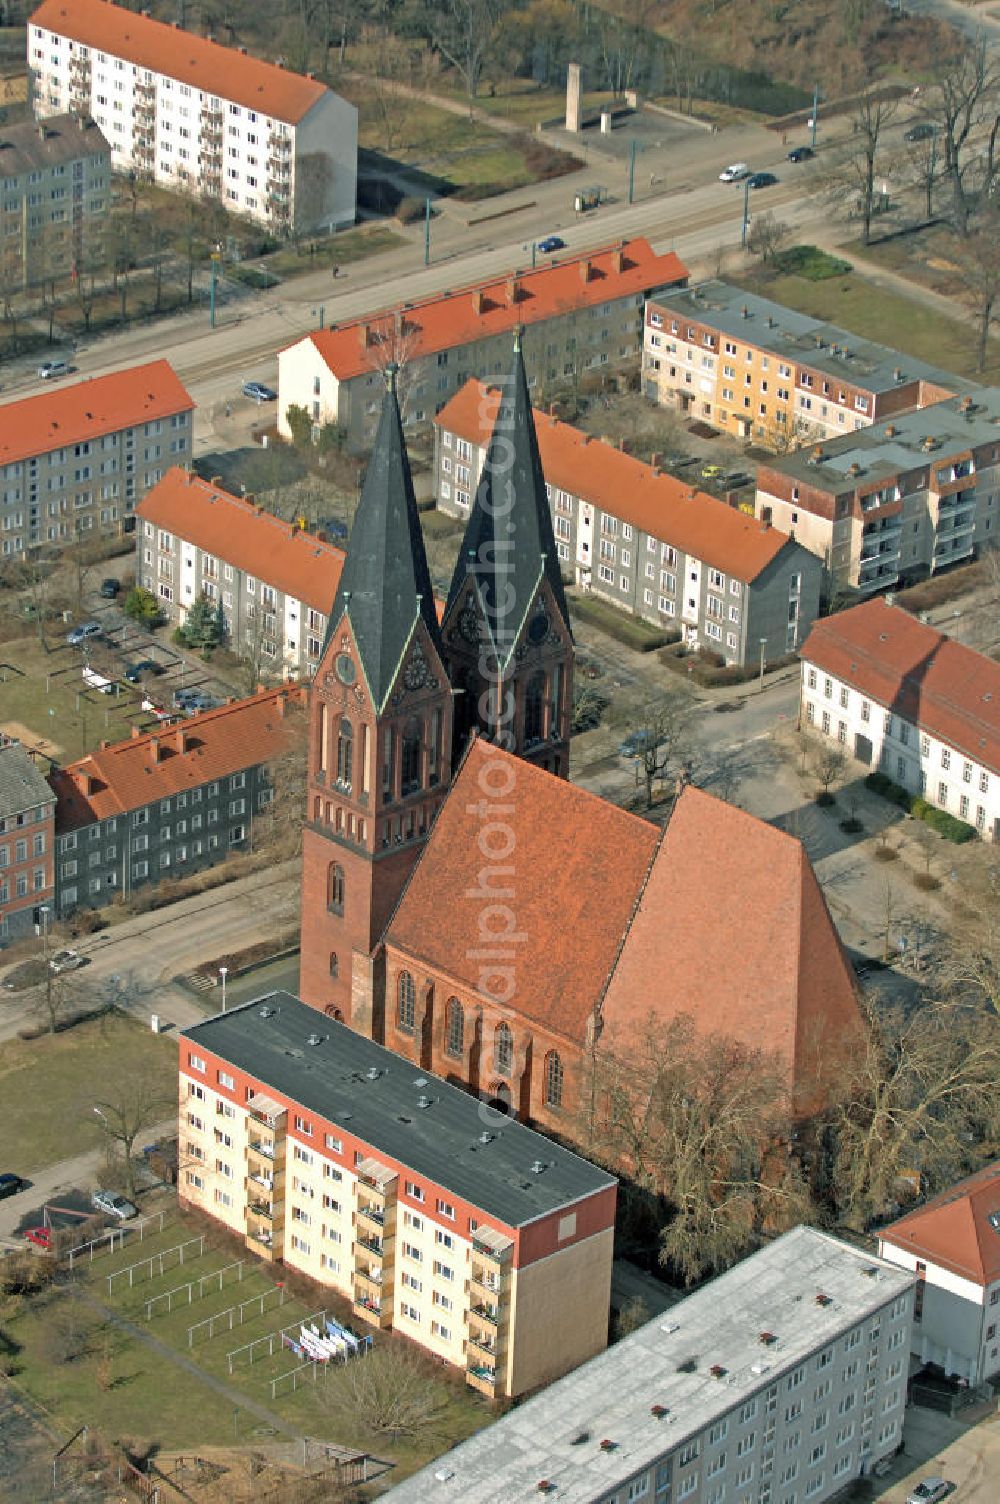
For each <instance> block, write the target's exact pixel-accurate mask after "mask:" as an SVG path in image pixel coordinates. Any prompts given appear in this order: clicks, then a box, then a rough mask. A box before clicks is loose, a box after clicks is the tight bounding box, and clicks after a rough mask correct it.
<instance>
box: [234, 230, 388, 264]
mask: <svg viewBox="0 0 1000 1504" xmlns="http://www.w3.org/2000/svg"><path fill="white" fill-rule="evenodd" d="M406 244H407V242H406V240H405V239H404V237H403V236H402V235H397V234H396V232H395V231H394V230H390V229H389V227H388V225H378V224H373V225H359V226H358V228H357V229H355V230H345V231H344V232H343V234H340V235H331V236H326V237H324V238H323V239H320V240H316V241H309V240H303V241H302V243H301V244H300V245H298V246H288V247H287V248H286V249H285V250H283V251H275V253H274V254H273V255H272V256H268V257H266V258H265V259H264V260H263V261H262V262H261V263H260V264H261V265H262V266H266V267H267V269H268V271H269V272H274V274H275V275H276V276H278V277H298V276H301V274H302V273H303V272H313V271H316V269H317V268H318V267H323V266H333V265H337V266H347V265H348V264H349V263H350V262H352V261H363V260H364V259H365V258H366V257H368V256H377V255H378V254H379V253H380V252H381V251H392V250H395V249H396V247H397V246H401V245H406ZM310 246H314V247H315V249H314V250H313V251H312V252H310Z"/></svg>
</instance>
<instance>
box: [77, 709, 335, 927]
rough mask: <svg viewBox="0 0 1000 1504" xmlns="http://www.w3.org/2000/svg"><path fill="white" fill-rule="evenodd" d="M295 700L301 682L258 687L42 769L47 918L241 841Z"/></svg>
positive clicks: (245, 841) (216, 857)
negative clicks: (48, 830)
mask: <svg viewBox="0 0 1000 1504" xmlns="http://www.w3.org/2000/svg"><path fill="white" fill-rule="evenodd" d="M305 703H306V691H305V689H304V688H299V687H297V686H290V687H288V688H284V689H271V690H265V691H263V692H261V693H260V694H256V695H251V696H250V697H249V699H245V700H232V701H230V702H229V704H227V705H221V706H219V707H218V708H217V709H215V710H207V711H205V712H204V713H203V714H201V715H197V716H192V717H191V718H190V719H189V720H186V721H184V722H182V723H181V724H180V725H177V726H170V727H163V728H161V729H160V730H158V731H154V732H151V733H148V734H146V735H143V734H141V733H140V732H139V731H138V729H137V728H136V730H135V731H134V732H133V735H132V737H131V738H130V739H129V740H128V741H122V742H102V744H101V746H100V748H99V750H98V751H96V752H91V753H90V754H89V755H88V756H87V757H82V758H81V759H80V760H79V762H74V763H69V764H68V765H67V766H66V767H64V768H57V769H54V770H53V772H52V773H51V774H50V775H49V783H50V785H51V788H52V791H53V792H54V795H55V800H56V805H55V828H56V911H57V913H58V915H59V917H60V918H65V917H66V916H67V915H69V914H72V913H73V912H74V910H76V909H79V908H99V907H100V906H101V905H102V904H106V903H110V902H111V900H112V899H113V898H114V897H115V896H116V895H117V894H123V895H124V896H126V897H127V896H128V894H129V893H131V892H132V891H133V890H134V889H135V888H139V887H142V886H143V884H145V883H155V882H159V881H161V880H162V879H164V878H169V877H186V876H187V875H188V874H189V873H191V872H196V871H198V870H199V869H200V868H202V867H211V866H213V865H214V863H216V862H221V861H222V860H223V859H224V858H225V857H227V856H229V855H230V853H232V852H234V851H251V850H253V847H254V839H255V823H256V822H257V821H258V820H259V819H260V818H261V815H262V812H263V811H264V810H266V807H267V805H268V804H269V803H270V802H271V799H272V796H273V793H274V788H273V782H272V775H271V765H272V764H274V763H275V762H277V761H278V760H279V759H280V758H282V757H284V756H285V755H286V754H288V753H289V752H291V751H293V750H294V749H295V747H296V746H297V745H299V743H300V742H303V741H304V737H305V729H304V719H303V714H302V712H303V711H304V707H305ZM304 755H305V751H304V747H303V756H304Z"/></svg>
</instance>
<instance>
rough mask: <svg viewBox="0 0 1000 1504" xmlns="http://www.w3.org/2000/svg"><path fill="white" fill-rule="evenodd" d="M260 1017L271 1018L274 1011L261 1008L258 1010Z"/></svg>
mask: <svg viewBox="0 0 1000 1504" xmlns="http://www.w3.org/2000/svg"><path fill="white" fill-rule="evenodd" d="M260 1016H261V1018H273V1017H274V1009H273V1008H261V1010H260Z"/></svg>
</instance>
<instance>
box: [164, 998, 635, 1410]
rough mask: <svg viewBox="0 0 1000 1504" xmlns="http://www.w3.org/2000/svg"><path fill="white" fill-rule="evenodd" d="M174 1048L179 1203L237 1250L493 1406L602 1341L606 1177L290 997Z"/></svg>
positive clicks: (249, 1009) (244, 1011)
mask: <svg viewBox="0 0 1000 1504" xmlns="http://www.w3.org/2000/svg"><path fill="white" fill-rule="evenodd" d="M180 1047H181V1048H180V1092H179V1119H178V1134H179V1144H180V1164H181V1174H180V1181H179V1185H178V1192H179V1195H180V1197H181V1200H182V1202H183V1203H185V1204H187V1205H188V1206H189V1207H192V1208H195V1209H197V1210H199V1211H202V1212H205V1213H207V1214H209V1215H211V1216H213V1217H216V1218H218V1220H219V1221H220V1222H222V1223H224V1224H225V1225H226V1226H227V1227H228V1228H229V1229H230V1230H231V1231H232V1232H234V1233H236V1234H237V1235H238V1236H240V1237H242V1238H245V1240H246V1246H247V1248H248V1249H249V1250H250V1252H251V1253H253V1254H256V1255H257V1256H258V1257H259V1258H261V1259H263V1260H265V1261H270V1262H274V1261H279V1260H280V1261H281V1262H282V1263H284V1264H285V1265H287V1266H288V1267H289V1268H293V1269H295V1270H296V1271H297V1272H298V1273H300V1274H304V1275H307V1276H308V1277H309V1278H310V1279H312V1280H315V1281H316V1283H317V1285H318V1286H321V1287H324V1286H325V1287H327V1289H331V1290H334V1291H336V1292H337V1293H338V1294H339V1295H340V1296H342V1297H344V1298H345V1299H346V1300H347V1301H348V1302H349V1303H350V1306H351V1310H352V1313H353V1320H354V1322H355V1323H356V1324H357V1325H359V1326H361V1327H364V1326H370V1327H374V1328H376V1329H378V1330H387V1329H389V1328H393V1329H394V1330H396V1331H399V1332H400V1333H402V1334H403V1335H405V1336H407V1337H409V1338H410V1339H411V1340H412V1341H414V1342H418V1343H420V1345H421V1346H423V1347H425V1348H426V1349H427V1350H428V1351H429V1352H431V1353H432V1354H433V1355H434V1356H435V1357H437V1358H439V1359H440V1360H441V1361H442V1362H445V1363H448V1364H450V1365H452V1366H453V1367H455V1368H458V1369H459V1370H461V1371H463V1372H464V1374H465V1379H466V1382H467V1383H468V1384H469V1386H470V1387H471V1388H474V1389H476V1390H477V1391H478V1392H480V1393H482V1394H484V1395H486V1396H487V1397H488V1398H490V1399H494V1398H501V1397H504V1396H514V1395H518V1394H523V1393H525V1392H526V1391H527V1390H530V1389H534V1388H537V1387H538V1386H539V1385H541V1384H545V1383H548V1382H550V1381H551V1380H552V1379H554V1378H557V1377H559V1376H560V1375H561V1374H564V1373H566V1372H567V1371H568V1370H569V1369H570V1368H572V1367H573V1366H574V1365H575V1364H577V1363H581V1362H584V1361H585V1360H586V1359H587V1358H589V1357H592V1356H593V1355H594V1353H596V1352H599V1351H601V1349H603V1348H604V1346H605V1345H606V1343H607V1328H608V1314H609V1302H610V1288H611V1258H612V1243H613V1237H614V1210H615V1193H616V1186H617V1182H616V1181H615V1179H614V1177H613V1176H611V1175H608V1174H607V1173H606V1172H605V1171H603V1170H600V1169H598V1168H597V1167H596V1166H594V1165H591V1164H589V1163H588V1162H587V1161H586V1160H584V1159H581V1158H580V1157H579V1156H578V1155H576V1154H573V1153H571V1152H570V1151H569V1150H568V1149H564V1148H562V1147H561V1146H560V1145H558V1144H555V1143H553V1142H552V1141H551V1140H550V1139H544V1138H542V1137H541V1135H539V1134H537V1133H534V1132H533V1131H532V1130H531V1129H529V1128H526V1127H525V1126H524V1125H523V1124H522V1123H519V1122H517V1121H516V1120H515V1119H513V1118H503V1119H500V1118H499V1117H498V1116H497V1115H496V1114H494V1115H493V1120H492V1121H491V1123H490V1124H488V1125H487V1124H486V1120H485V1119H484V1117H483V1111H482V1104H481V1103H480V1102H479V1101H478V1100H477V1099H476V1098H474V1097H471V1096H469V1095H468V1093H466V1092H464V1091H462V1090H461V1089H460V1088H459V1087H457V1086H452V1085H450V1084H449V1083H448V1082H446V1081H444V1080H442V1079H441V1078H439V1077H436V1076H432V1075H430V1073H429V1072H426V1071H423V1070H421V1069H420V1068H419V1067H418V1066H415V1065H412V1064H411V1063H409V1062H408V1061H406V1060H404V1059H402V1058H401V1057H400V1056H398V1055H395V1054H393V1053H392V1051H391V1050H386V1049H384V1048H383V1046H381V1045H379V1044H376V1043H374V1042H373V1041H372V1040H370V1039H366V1038H364V1037H363V1036H362V1035H360V1034H355V1033H353V1032H352V1031H351V1030H350V1029H349V1028H348V1027H347V1026H346V1025H345V1024H342V1023H339V1022H336V1021H334V1020H333V1019H331V1018H328V1017H326V1016H325V1015H323V1014H321V1013H319V1012H318V1011H317V1010H316V1009H314V1008H310V1007H309V1006H308V1005H307V1004H305V1003H302V1002H300V1001H299V999H298V998H294V997H292V996H290V995H289V994H288V993H284V992H278V993H272V994H270V995H268V996H267V997H264V998H260V999H258V1000H257V1001H255V1002H252V1003H248V1004H246V1005H245V1006H243V1007H239V1008H233V1009H230V1010H229V1011H228V1012H227V1013H223V1014H219V1015H217V1016H216V1017H214V1018H210V1019H207V1020H206V1021H205V1022H204V1023H201V1024H196V1025H195V1026H193V1027H192V1028H190V1029H187V1030H185V1032H184V1033H183V1035H182V1036H181V1040H180ZM322 1299H323V1291H322V1290H319V1291H317V1304H319V1303H320V1302H321V1301H322Z"/></svg>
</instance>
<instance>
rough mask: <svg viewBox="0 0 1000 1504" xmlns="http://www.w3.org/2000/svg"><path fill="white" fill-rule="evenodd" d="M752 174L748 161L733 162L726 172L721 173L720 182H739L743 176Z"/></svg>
mask: <svg viewBox="0 0 1000 1504" xmlns="http://www.w3.org/2000/svg"><path fill="white" fill-rule="evenodd" d="M749 176H750V168H749V166H748V165H747V163H746V162H733V163H731V165H730V166H729V167H727V168H726V169H725V171H724V172H720V173H719V182H720V183H738V182H740V181H741V180H742V179H743V178H746V177H749Z"/></svg>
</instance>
